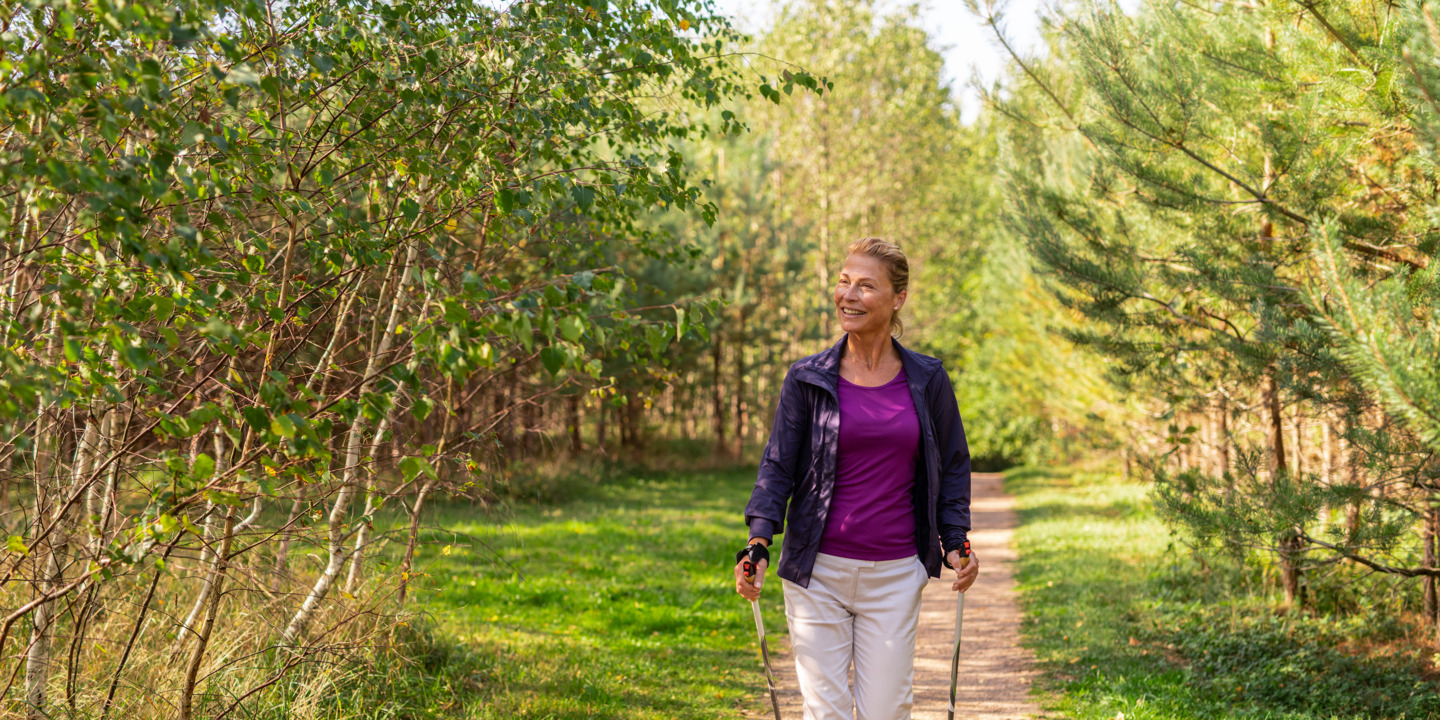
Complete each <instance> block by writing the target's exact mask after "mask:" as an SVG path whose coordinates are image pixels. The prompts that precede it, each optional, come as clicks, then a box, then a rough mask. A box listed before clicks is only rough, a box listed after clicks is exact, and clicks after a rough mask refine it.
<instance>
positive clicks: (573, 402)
mask: <svg viewBox="0 0 1440 720" xmlns="http://www.w3.org/2000/svg"><path fill="white" fill-rule="evenodd" d="M565 424H566V427H567V429H568V430H569V432H570V452H571V453H572V454H575V455H579V454H580V453H581V451H583V450H584V449H585V446H584V445H582V444H581V442H580V396H579V395H571V396H569V397H567V398H565Z"/></svg>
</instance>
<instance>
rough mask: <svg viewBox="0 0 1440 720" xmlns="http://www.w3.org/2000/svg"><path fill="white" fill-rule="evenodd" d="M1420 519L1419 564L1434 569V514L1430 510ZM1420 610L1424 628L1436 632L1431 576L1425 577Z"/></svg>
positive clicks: (1433, 587) (1433, 590)
mask: <svg viewBox="0 0 1440 720" xmlns="http://www.w3.org/2000/svg"><path fill="white" fill-rule="evenodd" d="M1422 518H1423V521H1422V522H1421V523H1420V526H1421V529H1420V553H1421V560H1420V564H1421V565H1423V566H1424V567H1427V568H1433V567H1435V518H1436V512H1435V511H1434V510H1431V511H1430V512H1427V513H1425V515H1423V516H1422ZM1422 608H1423V610H1422V612H1421V613H1420V614H1421V617H1422V620H1423V622H1424V625H1425V627H1427V628H1430V629H1431V630H1432V631H1434V630H1437V628H1436V625H1435V613H1436V610H1437V608H1436V602H1435V577H1434V576H1433V575H1427V576H1425V600H1424V602H1423V604H1422Z"/></svg>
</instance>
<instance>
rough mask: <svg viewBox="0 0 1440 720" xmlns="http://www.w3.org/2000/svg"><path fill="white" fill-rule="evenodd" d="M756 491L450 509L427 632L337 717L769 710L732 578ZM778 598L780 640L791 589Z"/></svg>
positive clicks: (427, 593) (689, 482)
mask: <svg viewBox="0 0 1440 720" xmlns="http://www.w3.org/2000/svg"><path fill="white" fill-rule="evenodd" d="M753 482H754V473H753V471H750V472H745V471H728V472H714V473H674V474H660V475H653V476H651V477H648V478H636V477H632V478H629V479H625V480H621V481H617V482H610V483H605V484H601V485H598V486H594V487H592V488H591V489H589V490H588V491H586V492H585V493H583V496H582V497H580V498H578V499H574V500H571V501H569V502H566V503H563V504H558V505H533V506H521V507H518V508H512V509H510V510H507V511H503V512H490V513H487V512H486V511H484V510H481V509H479V508H477V507H475V506H471V505H460V504H455V505H448V506H447V505H444V504H441V505H438V506H436V507H435V509H434V510H433V511H431V512H427V524H428V525H429V526H431V527H432V528H438V529H434V530H430V531H428V532H427V533H426V534H425V536H424V538H423V541H424V543H423V548H422V551H421V553H420V556H419V558H418V562H417V568H419V569H420V570H422V571H423V572H424V575H422V576H421V577H420V578H418V579H417V580H416V581H414V583H413V584H412V586H411V587H412V589H413V590H414V592H415V593H416V596H415V597H416V600H417V604H418V607H419V609H420V610H422V615H423V616H425V617H427V618H428V620H427V621H426V625H425V626H424V627H420V628H414V633H413V635H412V636H410V637H408V638H406V639H404V640H403V642H402V643H401V646H400V647H402V650H401V651H398V652H397V654H396V657H395V665H394V666H393V667H377V668H375V670H376V675H378V676H379V677H376V676H371V677H369V678H365V679H364V681H363V682H357V683H348V684H345V685H343V686H342V687H343V688H344V689H343V690H342V691H341V692H338V693H337V695H336V697H335V704H334V707H333V708H332V711H333V712H334V714H335V715H336V716H341V715H343V716H345V717H347V718H350V717H375V718H380V717H446V718H473V719H476V720H480V719H484V720H490V719H495V720H498V719H500V718H506V719H510V718H535V719H540V718H546V719H555V720H559V719H563V718H616V719H619V718H627V719H630V718H657V719H658V718H667V719H669V718H697V719H698V718H723V717H740V716H741V715H742V709H744V708H750V709H754V710H759V709H761V708H762V703H763V702H765V701H764V700H763V697H764V696H763V693H764V679H763V674H762V673H761V671H760V665H759V659H758V650H757V649H756V643H755V638H754V624H753V622H752V620H751V616H750V613H749V612H748V610H749V608H747V607H746V606H745V603H744V601H743V600H741V599H740V598H739V597H738V596H736V595H735V593H734V589H733V584H732V581H731V580H730V579H729V577H730V568H731V567H732V566H733V564H734V548H735V547H736V546H737V543H741V542H743V541H744V529H743V527H742V525H741V522H742V520H741V517H742V516H741V513H742V509H743V507H744V504H745V500H746V498H747V497H748V495H749V491H750V488H751V486H752V484H753ZM772 581H773V576H772ZM765 595H766V597H765V599H764V600H763V601H762V609H763V610H764V611H765V613H766V617H767V619H769V621H770V622H769V627H767V630H768V631H770V632H771V633H773V634H775V635H779V634H781V633H783V632H784V621H783V617H784V615H783V611H782V609H781V608H782V605H781V600H780V593H779V585H778V583H774V584H772V586H771V588H770V589H769V590H767V592H766V594H765Z"/></svg>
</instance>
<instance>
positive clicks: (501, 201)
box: [495, 189, 515, 215]
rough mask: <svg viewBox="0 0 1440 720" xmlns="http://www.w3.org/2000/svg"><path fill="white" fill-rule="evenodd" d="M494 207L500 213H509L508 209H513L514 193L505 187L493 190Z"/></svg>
mask: <svg viewBox="0 0 1440 720" xmlns="http://www.w3.org/2000/svg"><path fill="white" fill-rule="evenodd" d="M495 209H497V210H499V211H500V214H502V215H509V214H510V211H511V210H514V209H515V193H514V192H512V191H510V190H506V189H501V190H497V191H496V192H495Z"/></svg>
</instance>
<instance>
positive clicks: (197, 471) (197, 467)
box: [190, 453, 215, 480]
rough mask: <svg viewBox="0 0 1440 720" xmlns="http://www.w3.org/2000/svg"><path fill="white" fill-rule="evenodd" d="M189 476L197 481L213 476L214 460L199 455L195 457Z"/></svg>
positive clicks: (203, 454)
mask: <svg viewBox="0 0 1440 720" xmlns="http://www.w3.org/2000/svg"><path fill="white" fill-rule="evenodd" d="M190 474H191V475H193V476H195V478H196V479H198V480H204V479H206V478H209V477H210V476H211V475H214V474H215V459H214V458H212V457H210V456H209V455H206V454H205V453H200V454H199V455H196V456H195V464H194V465H192V466H191V467H190Z"/></svg>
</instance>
